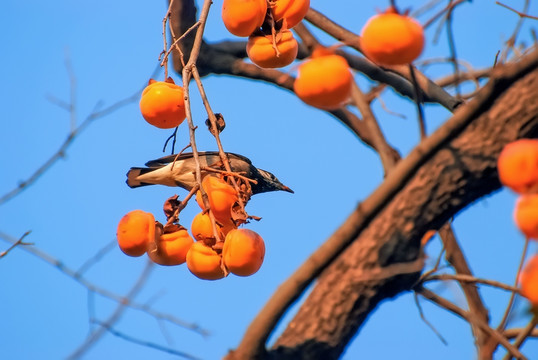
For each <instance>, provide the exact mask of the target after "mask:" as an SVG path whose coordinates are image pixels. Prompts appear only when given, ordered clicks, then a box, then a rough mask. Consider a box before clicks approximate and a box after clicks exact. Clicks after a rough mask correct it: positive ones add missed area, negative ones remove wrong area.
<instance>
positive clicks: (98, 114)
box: [0, 89, 142, 205]
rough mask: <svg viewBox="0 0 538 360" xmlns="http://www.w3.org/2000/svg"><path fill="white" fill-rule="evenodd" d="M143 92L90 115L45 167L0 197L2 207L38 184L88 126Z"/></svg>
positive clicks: (46, 162)
mask: <svg viewBox="0 0 538 360" xmlns="http://www.w3.org/2000/svg"><path fill="white" fill-rule="evenodd" d="M141 91H142V90H141V89H140V90H138V91H137V92H135V93H134V94H132V95H130V96H129V97H126V98H124V99H123V100H120V101H118V102H116V103H114V104H112V105H110V106H108V107H106V108H104V109H102V110H100V111H94V112H92V113H91V114H90V115H88V116H87V117H86V119H85V120H84V121H83V122H82V123H81V124H80V125H79V126H78V127H77V128H76V129H75V130H73V131H70V132H69V134H68V135H67V138H66V139H65V140H64V142H63V143H62V144H61V145H60V148H59V149H58V150H57V151H56V152H55V153H54V154H53V155H52V156H51V157H50V158H49V159H48V160H47V161H45V163H44V164H43V165H41V166H40V167H39V168H38V169H37V170H35V171H34V173H33V174H32V175H30V176H29V177H28V178H27V179H26V180H24V181H21V182H20V183H19V185H18V186H17V187H16V188H14V189H13V190H11V191H8V192H7V193H5V194H4V195H2V196H1V197H0V205H1V204H3V203H5V202H7V201H8V200H10V199H12V198H13V197H15V196H16V195H18V194H20V193H21V192H22V191H24V190H26V189H28V188H29V187H30V186H31V185H33V184H34V183H35V182H36V180H37V179H39V178H40V177H41V175H43V174H44V173H45V172H46V171H47V170H48V169H50V168H51V167H52V165H54V164H55V163H56V161H58V160H59V159H61V158H63V157H64V156H65V153H66V151H67V149H68V148H69V146H70V145H71V144H72V143H73V141H74V140H75V138H76V137H77V136H78V135H80V133H82V131H84V130H85V129H86V128H87V127H88V125H90V124H91V123H92V122H93V121H94V120H97V119H99V118H102V117H105V116H107V115H109V114H111V113H113V112H114V111H116V110H118V109H120V108H121V107H123V106H126V105H128V104H131V103H133V102H135V101H137V100H138V99H139V96H140V92H141Z"/></svg>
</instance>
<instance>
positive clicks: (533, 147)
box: [497, 139, 538, 194]
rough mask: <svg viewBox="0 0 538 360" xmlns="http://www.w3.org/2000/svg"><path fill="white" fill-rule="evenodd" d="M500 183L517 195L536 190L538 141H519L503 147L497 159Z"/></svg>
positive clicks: (537, 182)
mask: <svg viewBox="0 0 538 360" xmlns="http://www.w3.org/2000/svg"><path fill="white" fill-rule="evenodd" d="M497 170H498V172H499V180H500V181H501V183H502V184H503V185H505V186H507V187H509V188H510V189H512V190H514V191H515V192H517V193H520V194H523V193H528V192H535V191H537V190H538V139H519V140H516V141H513V142H511V143H508V144H507V145H505V147H504V148H503V150H502V151H501V153H500V155H499V158H498V159H497Z"/></svg>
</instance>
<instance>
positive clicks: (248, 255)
mask: <svg viewBox="0 0 538 360" xmlns="http://www.w3.org/2000/svg"><path fill="white" fill-rule="evenodd" d="M264 256H265V243H264V242H263V239H262V237H261V236H260V235H258V233H256V232H254V231H252V230H249V229H235V230H232V231H230V232H229V233H228V235H226V239H225V240H224V247H223V249H222V260H223V261H224V265H225V266H226V268H227V269H228V270H229V271H230V272H231V273H232V274H235V275H239V276H250V275H252V274H254V273H255V272H256V271H258V270H259V269H260V267H261V266H262V263H263V258H264Z"/></svg>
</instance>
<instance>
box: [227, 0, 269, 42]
mask: <svg viewBox="0 0 538 360" xmlns="http://www.w3.org/2000/svg"><path fill="white" fill-rule="evenodd" d="M266 13H267V1H266V0H224V1H223V2H222V21H223V22H224V26H226V29H228V31H229V32H230V33H232V34H234V35H236V36H249V35H251V34H252V33H253V32H254V31H256V30H257V29H259V28H260V26H262V24H263V21H264V20H265V14H266Z"/></svg>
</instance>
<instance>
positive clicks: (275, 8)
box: [271, 0, 310, 29]
mask: <svg viewBox="0 0 538 360" xmlns="http://www.w3.org/2000/svg"><path fill="white" fill-rule="evenodd" d="M309 8H310V0H274V1H273V5H272V7H271V11H272V12H273V19H274V20H275V21H280V20H283V19H284V20H285V21H286V28H288V29H291V28H292V27H294V26H295V25H297V24H298V23H300V22H301V20H303V18H304V17H305V15H306V13H307V11H308V9H309Z"/></svg>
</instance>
